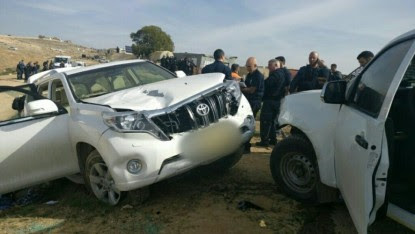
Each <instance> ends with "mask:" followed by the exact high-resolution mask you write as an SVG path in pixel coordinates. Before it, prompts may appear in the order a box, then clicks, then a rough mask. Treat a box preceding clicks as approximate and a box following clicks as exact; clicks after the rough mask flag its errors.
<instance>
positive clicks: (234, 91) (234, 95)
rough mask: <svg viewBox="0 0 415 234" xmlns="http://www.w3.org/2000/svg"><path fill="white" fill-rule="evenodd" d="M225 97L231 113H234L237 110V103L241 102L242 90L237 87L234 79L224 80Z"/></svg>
mask: <svg viewBox="0 0 415 234" xmlns="http://www.w3.org/2000/svg"><path fill="white" fill-rule="evenodd" d="M225 88H226V98H227V99H228V101H229V102H228V103H230V108H231V112H230V114H231V115H235V114H236V112H238V108H239V103H240V102H241V97H242V92H241V89H240V87H239V83H238V82H236V81H234V80H228V81H226V82H225Z"/></svg>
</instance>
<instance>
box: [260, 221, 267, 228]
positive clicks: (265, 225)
mask: <svg viewBox="0 0 415 234" xmlns="http://www.w3.org/2000/svg"><path fill="white" fill-rule="evenodd" d="M259 226H260V227H262V228H265V227H267V224H266V223H265V221H264V220H261V221H259Z"/></svg>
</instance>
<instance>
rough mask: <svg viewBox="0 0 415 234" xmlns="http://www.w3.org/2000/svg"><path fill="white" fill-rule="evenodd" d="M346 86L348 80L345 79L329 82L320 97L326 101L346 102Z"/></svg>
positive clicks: (332, 102)
mask: <svg viewBox="0 0 415 234" xmlns="http://www.w3.org/2000/svg"><path fill="white" fill-rule="evenodd" d="M346 87H347V82H346V81H345V80H337V81H331V82H327V83H326V84H324V87H323V90H322V91H321V95H320V97H321V99H322V101H323V102H325V103H331V104H343V103H346Z"/></svg>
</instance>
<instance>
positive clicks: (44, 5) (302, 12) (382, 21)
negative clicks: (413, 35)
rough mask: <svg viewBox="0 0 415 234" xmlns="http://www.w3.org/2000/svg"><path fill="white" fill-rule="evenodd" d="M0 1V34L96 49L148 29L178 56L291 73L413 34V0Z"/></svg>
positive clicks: (345, 67) (346, 59) (341, 65)
mask: <svg viewBox="0 0 415 234" xmlns="http://www.w3.org/2000/svg"><path fill="white" fill-rule="evenodd" d="M311 3H312V1H309V0H308V1H305V0H295V1H294V0H291V1H290V0H263V1H262V0H257V1H248V0H239V1H238V0H234V1H232V0H192V1H189V0H170V1H168V0H164V1H161V0H130V1H112V0H111V1H109V0H99V1H98V0H91V1H87V0H82V1H81V0H69V1H53V0H43V1H35V0H15V1H11V0H0V34H12V35H21V36H37V35H39V34H42V35H47V36H57V37H59V38H61V39H64V40H72V41H73V42H74V43H78V44H81V45H85V46H90V47H94V48H109V47H116V46H124V45H131V43H132V41H131V39H130V33H131V32H136V31H137V30H138V29H140V28H141V27H143V26H146V25H157V26H159V27H161V28H162V29H163V30H164V31H165V32H167V33H168V34H169V35H170V36H171V37H172V39H173V41H174V43H175V51H177V52H194V53H205V54H212V53H213V51H214V50H215V49H217V48H222V49H223V50H224V51H225V53H226V55H231V56H237V57H238V63H240V64H242V65H244V64H245V61H246V58H247V57H249V56H255V57H257V58H258V63H259V65H266V63H267V61H268V60H269V59H271V58H274V57H276V56H278V55H284V56H285V58H286V60H287V66H288V67H289V68H299V67H300V66H303V65H305V64H307V62H308V60H307V59H308V54H309V52H310V51H312V50H316V51H318V52H319V53H320V57H321V58H322V59H324V60H325V61H326V64H328V65H329V64H330V63H337V65H338V69H339V70H340V71H342V72H343V73H348V72H350V71H352V70H353V68H355V67H357V66H358V63H357V60H356V56H357V55H358V54H359V53H360V52H361V51H363V50H371V51H372V52H374V53H376V52H378V51H379V50H380V49H381V48H382V47H383V46H384V45H385V44H386V43H387V42H389V41H390V40H391V39H393V38H394V37H396V36H398V35H400V34H402V33H404V32H407V31H409V30H412V29H415V14H414V12H415V1H414V0H393V1H392V0H382V1H381V0H360V1H357V0H320V1H314V3H313V4H311Z"/></svg>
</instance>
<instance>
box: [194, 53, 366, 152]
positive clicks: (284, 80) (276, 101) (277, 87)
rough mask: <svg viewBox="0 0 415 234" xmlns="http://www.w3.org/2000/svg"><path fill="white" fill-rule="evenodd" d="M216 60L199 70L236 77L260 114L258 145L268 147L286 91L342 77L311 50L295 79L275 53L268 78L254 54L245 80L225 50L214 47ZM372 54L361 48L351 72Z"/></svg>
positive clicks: (315, 86) (273, 141) (317, 86)
mask: <svg viewBox="0 0 415 234" xmlns="http://www.w3.org/2000/svg"><path fill="white" fill-rule="evenodd" d="M213 56H214V58H215V62H214V63H212V64H209V65H207V66H205V67H204V68H203V69H202V73H212V72H221V73H223V74H224V75H225V80H236V81H240V82H244V84H243V85H242V83H241V86H240V87H241V91H242V93H243V94H244V95H245V97H246V98H247V100H248V102H249V104H250V105H251V109H252V112H253V114H254V117H255V118H256V116H257V113H258V112H259V110H261V114H260V137H261V141H260V142H257V143H256V145H257V146H263V147H267V146H269V145H270V144H271V145H275V144H276V142H277V136H276V134H277V128H278V126H277V125H278V114H279V110H280V104H281V100H282V99H283V98H284V97H285V96H286V95H288V94H289V93H296V92H301V91H306V90H313V89H321V88H322V87H323V85H324V83H325V82H328V81H336V80H341V79H343V75H342V74H341V73H340V72H339V71H337V65H336V64H331V66H330V69H328V68H327V67H326V66H325V65H324V61H323V60H321V59H320V56H319V53H318V52H316V51H312V52H311V53H310V54H309V56H308V61H309V64H307V65H306V66H303V67H301V68H300V69H299V70H298V72H297V74H296V75H295V76H294V78H292V77H291V73H290V71H289V70H288V69H287V68H286V66H285V58H284V56H278V57H276V58H273V59H271V60H269V61H268V70H269V75H268V78H267V79H265V78H264V75H263V74H262V73H261V72H260V71H259V70H258V66H257V60H256V58H255V57H249V58H248V59H247V61H246V64H245V67H246V69H247V71H248V74H247V75H246V78H245V80H242V78H241V77H240V76H239V74H238V71H239V65H237V64H233V65H232V67H231V69H230V68H229V67H228V66H226V65H225V64H224V63H223V61H224V59H225V53H224V51H223V50H221V49H217V50H216V51H215V52H214V54H213ZM373 57H374V55H373V53H372V52H370V51H363V52H362V53H361V54H359V55H358V57H357V60H358V61H359V63H360V67H359V68H358V69H356V70H355V71H354V73H355V74H354V76H357V75H358V74H359V73H360V72H361V71H362V70H363V68H364V67H365V66H366V65H367V64H368V63H369V62H370V60H371V59H372V58H373ZM250 147H251V144H250V143H249V142H248V143H247V144H246V145H245V151H247V152H249V151H250Z"/></svg>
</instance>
